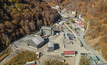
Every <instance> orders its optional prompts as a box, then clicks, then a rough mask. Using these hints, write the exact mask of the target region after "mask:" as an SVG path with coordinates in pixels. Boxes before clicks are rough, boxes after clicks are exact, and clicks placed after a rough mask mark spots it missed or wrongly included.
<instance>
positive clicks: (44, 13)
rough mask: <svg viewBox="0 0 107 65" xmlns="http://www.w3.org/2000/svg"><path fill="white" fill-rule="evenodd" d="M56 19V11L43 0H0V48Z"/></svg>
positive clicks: (57, 15)
mask: <svg viewBox="0 0 107 65" xmlns="http://www.w3.org/2000/svg"><path fill="white" fill-rule="evenodd" d="M57 19H59V14H58V13H57V11H56V10H54V9H52V8H51V7H50V6H49V5H48V3H47V2H45V1H44V0H0V50H2V49H3V48H5V47H7V46H9V45H10V44H11V43H12V42H13V41H15V40H17V39H19V38H21V37H24V36H26V35H29V34H31V33H33V32H35V31H38V30H39V29H40V27H41V26H43V25H46V26H49V25H52V24H53V23H54V22H55V21H56V20H57Z"/></svg>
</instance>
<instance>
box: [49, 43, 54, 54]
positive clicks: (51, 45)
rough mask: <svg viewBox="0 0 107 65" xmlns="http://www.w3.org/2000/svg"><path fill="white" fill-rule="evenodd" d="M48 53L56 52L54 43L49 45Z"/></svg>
mask: <svg viewBox="0 0 107 65" xmlns="http://www.w3.org/2000/svg"><path fill="white" fill-rule="evenodd" d="M48 52H54V43H53V42H49V43H48Z"/></svg>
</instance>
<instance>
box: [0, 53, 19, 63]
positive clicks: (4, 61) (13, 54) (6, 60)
mask: <svg viewBox="0 0 107 65" xmlns="http://www.w3.org/2000/svg"><path fill="white" fill-rule="evenodd" d="M18 52H20V51H15V52H13V53H12V54H10V55H9V56H7V57H6V58H5V59H4V60H3V61H1V62H0V65H4V64H5V63H6V62H8V61H9V60H11V59H12V58H13V57H14V56H15V55H16V54H17V53H18Z"/></svg>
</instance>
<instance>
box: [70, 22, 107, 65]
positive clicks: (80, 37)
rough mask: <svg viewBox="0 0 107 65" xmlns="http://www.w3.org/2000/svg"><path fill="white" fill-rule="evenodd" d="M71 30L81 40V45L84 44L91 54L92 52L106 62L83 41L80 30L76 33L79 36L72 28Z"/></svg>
mask: <svg viewBox="0 0 107 65" xmlns="http://www.w3.org/2000/svg"><path fill="white" fill-rule="evenodd" d="M70 24H72V23H71V22H70ZM70 30H71V29H70ZM71 31H72V32H73V34H74V35H76V37H78V38H79V39H80V40H81V42H82V43H83V45H84V46H85V47H86V48H87V49H88V50H89V51H90V52H91V53H92V54H94V55H95V56H97V57H98V58H99V59H100V61H101V62H103V63H104V64H105V63H106V61H105V60H103V59H102V58H101V57H99V56H98V55H97V54H96V53H95V52H94V51H93V50H92V49H91V48H90V47H89V46H88V45H87V44H86V43H85V41H84V39H83V34H82V33H81V32H80V31H78V33H80V35H79V36H78V35H77V34H76V33H75V32H74V31H73V30H71Z"/></svg>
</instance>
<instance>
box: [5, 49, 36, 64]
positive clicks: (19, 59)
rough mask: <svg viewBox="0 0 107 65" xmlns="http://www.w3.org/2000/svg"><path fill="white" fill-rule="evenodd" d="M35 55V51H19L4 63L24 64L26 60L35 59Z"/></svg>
mask: <svg viewBox="0 0 107 65" xmlns="http://www.w3.org/2000/svg"><path fill="white" fill-rule="evenodd" d="M36 60H37V55H36V53H35V52H30V51H22V52H19V53H18V54H17V55H16V56H15V57H14V58H13V59H11V60H10V61H9V62H7V63H6V64H5V65H25V64H26V62H30V61H36Z"/></svg>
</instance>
